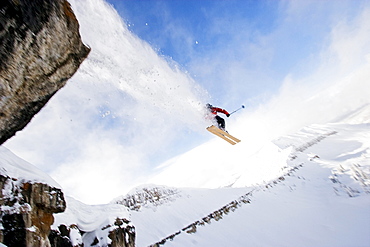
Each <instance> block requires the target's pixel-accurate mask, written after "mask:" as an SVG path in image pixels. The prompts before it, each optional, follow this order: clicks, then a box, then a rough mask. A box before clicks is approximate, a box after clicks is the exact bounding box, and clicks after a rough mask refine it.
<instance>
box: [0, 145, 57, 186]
mask: <svg viewBox="0 0 370 247" xmlns="http://www.w3.org/2000/svg"><path fill="white" fill-rule="evenodd" d="M0 174H1V175H3V176H5V177H6V176H9V177H10V178H15V179H17V180H18V181H19V182H20V183H25V182H31V183H35V182H36V183H37V182H39V183H44V184H48V185H50V186H52V187H55V188H61V186H60V185H59V184H58V183H57V182H55V180H54V179H52V178H51V177H50V176H49V175H47V174H46V173H45V172H43V171H41V170H40V169H38V168H37V167H35V166H33V165H32V164H30V163H28V162H27V161H25V160H23V159H21V158H19V157H18V156H16V155H15V154H13V153H12V152H11V151H10V150H8V149H7V148H5V147H3V146H0Z"/></svg>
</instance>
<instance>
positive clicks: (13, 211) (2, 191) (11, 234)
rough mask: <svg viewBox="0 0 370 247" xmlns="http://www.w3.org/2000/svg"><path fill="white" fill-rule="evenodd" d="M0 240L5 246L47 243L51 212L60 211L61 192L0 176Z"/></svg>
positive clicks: (63, 202) (61, 204)
mask: <svg viewBox="0 0 370 247" xmlns="http://www.w3.org/2000/svg"><path fill="white" fill-rule="evenodd" d="M0 196H1V199H0V222H1V224H2V229H0V242H2V243H4V244H5V245H7V246H50V242H49V239H48V236H49V233H50V226H51V225H52V224H53V222H54V217H53V213H60V212H63V211H64V210H65V208H66V202H65V200H64V195H63V193H62V191H61V190H60V189H58V188H53V187H50V186H49V185H47V184H42V183H29V182H22V181H18V180H17V179H14V178H10V177H5V176H3V175H0Z"/></svg>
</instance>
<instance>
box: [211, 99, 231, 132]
mask: <svg viewBox="0 0 370 247" xmlns="http://www.w3.org/2000/svg"><path fill="white" fill-rule="evenodd" d="M206 109H207V111H208V113H210V114H207V115H208V116H210V118H212V120H214V119H216V121H217V125H218V128H219V129H221V130H223V131H225V132H227V131H226V130H225V120H224V119H223V118H222V117H220V116H218V115H217V112H221V113H223V114H225V115H226V117H230V113H229V112H228V111H226V110H224V109H221V108H218V107H214V106H212V105H211V104H206Z"/></svg>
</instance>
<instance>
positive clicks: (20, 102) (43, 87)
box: [0, 0, 90, 145]
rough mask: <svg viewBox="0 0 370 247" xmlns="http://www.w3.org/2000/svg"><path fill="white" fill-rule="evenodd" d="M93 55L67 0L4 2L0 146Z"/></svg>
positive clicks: (0, 12)
mask: <svg viewBox="0 0 370 247" xmlns="http://www.w3.org/2000/svg"><path fill="white" fill-rule="evenodd" d="M89 52H90V48H88V47H86V46H85V45H84V44H83V43H82V41H81V37H80V34H79V23H78V21H77V19H76V17H75V15H74V14H73V11H72V9H71V7H70V5H69V3H68V2H67V1H66V0H32V1H29V0H17V1H15V0H2V1H1V2H0V145H1V144H2V143H4V142H5V141H6V140H7V139H9V138H10V137H12V136H13V135H15V133H16V132H17V131H18V130H21V129H23V128H24V127H25V126H26V125H27V124H28V123H29V122H30V121H31V119H32V117H33V116H34V115H35V114H36V113H37V112H39V111H40V109H41V108H42V107H43V106H44V105H45V104H46V103H47V102H48V100H49V99H50V98H51V97H52V96H53V95H54V94H55V93H56V92H57V91H58V90H59V89H60V88H62V87H63V86H64V85H65V83H66V82H67V80H68V79H69V78H70V77H71V76H72V75H73V74H74V73H75V72H76V70H77V69H78V68H79V66H80V64H81V63H82V61H83V60H84V59H85V58H86V57H87V55H88V53H89Z"/></svg>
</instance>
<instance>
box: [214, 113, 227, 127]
mask: <svg viewBox="0 0 370 247" xmlns="http://www.w3.org/2000/svg"><path fill="white" fill-rule="evenodd" d="M215 119H216V121H217V124H218V128H220V129H222V130H225V119H223V118H222V117H220V116H218V115H217V116H216V117H215Z"/></svg>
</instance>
